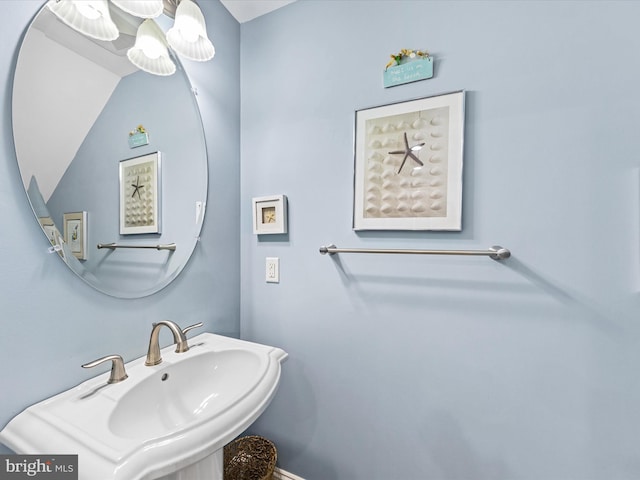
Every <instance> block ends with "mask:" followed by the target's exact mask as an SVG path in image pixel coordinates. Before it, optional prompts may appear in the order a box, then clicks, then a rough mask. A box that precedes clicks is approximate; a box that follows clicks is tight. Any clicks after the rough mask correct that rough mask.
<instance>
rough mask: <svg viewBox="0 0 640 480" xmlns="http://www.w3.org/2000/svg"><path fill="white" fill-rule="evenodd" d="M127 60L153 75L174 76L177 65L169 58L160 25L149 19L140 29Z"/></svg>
mask: <svg viewBox="0 0 640 480" xmlns="http://www.w3.org/2000/svg"><path fill="white" fill-rule="evenodd" d="M127 58H128V59H129V60H130V61H131V63H133V64H134V65H135V66H136V67H138V68H139V69H140V70H144V71H145V72H147V73H152V74H153V75H163V76H167V75H172V74H173V73H175V71H176V65H175V63H173V61H172V60H171V58H169V51H168V50H167V43H166V41H165V39H164V34H163V32H162V30H161V29H160V27H159V26H158V24H157V23H156V22H155V21H153V20H152V19H150V18H147V19H146V20H145V21H144V22H142V24H141V25H140V26H139V27H138V33H137V34H136V43H135V45H134V46H133V47H131V48H130V49H129V51H128V52H127Z"/></svg>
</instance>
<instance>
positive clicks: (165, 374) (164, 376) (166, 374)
mask: <svg viewBox="0 0 640 480" xmlns="http://www.w3.org/2000/svg"><path fill="white" fill-rule="evenodd" d="M167 378H169V374H168V373H163V374H162V381H163V382H164V381H165V380H166V379H167Z"/></svg>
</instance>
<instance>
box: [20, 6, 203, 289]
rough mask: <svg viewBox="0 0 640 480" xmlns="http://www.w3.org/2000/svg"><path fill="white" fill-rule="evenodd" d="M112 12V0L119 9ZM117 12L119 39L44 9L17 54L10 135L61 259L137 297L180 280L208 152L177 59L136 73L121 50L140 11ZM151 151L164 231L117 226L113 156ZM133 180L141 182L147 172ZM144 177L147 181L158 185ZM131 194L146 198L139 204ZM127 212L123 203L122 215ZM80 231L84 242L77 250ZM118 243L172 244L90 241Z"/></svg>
mask: <svg viewBox="0 0 640 480" xmlns="http://www.w3.org/2000/svg"><path fill="white" fill-rule="evenodd" d="M114 10H115V8H114V7H111V11H112V14H113V15H112V16H114V17H115V16H116V15H115V14H114V13H113V12H114ZM117 16H118V18H119V19H120V20H119V21H118V28H119V30H120V34H119V36H118V38H117V39H116V40H113V41H101V40H95V39H91V38H89V37H87V36H86V35H83V34H80V33H78V32H77V31H75V30H73V29H71V28H70V27H68V26H67V25H65V24H64V23H63V22H62V21H61V20H59V19H58V18H57V17H56V16H55V15H53V14H52V12H51V11H50V10H49V9H48V8H46V7H44V8H43V9H41V11H40V12H39V13H38V15H37V16H36V18H35V19H34V21H33V22H32V24H31V25H30V26H29V28H28V30H27V33H26V34H25V37H24V40H23V43H22V45H21V47H20V52H19V55H18V61H17V64H16V71H15V76H14V87H13V107H12V117H13V133H14V141H15V148H16V157H17V160H18V165H19V169H20V174H21V176H22V179H21V181H22V183H23V185H24V187H25V190H26V191H27V195H28V198H29V201H30V202H31V206H32V209H33V211H34V213H35V218H36V220H37V221H38V222H39V224H40V225H41V227H42V230H43V231H44V232H45V235H47V237H48V238H49V240H50V242H51V243H52V246H54V247H57V249H58V255H59V256H60V258H62V259H63V260H64V262H65V263H66V264H67V265H68V266H69V267H70V268H71V269H72V270H73V271H74V272H75V273H76V274H77V275H78V276H79V277H80V278H82V279H83V280H85V281H86V282H87V283H89V284H90V285H92V286H93V287H95V288H96V289H98V290H99V291H101V292H103V293H106V294H108V295H112V296H115V297H120V298H137V297H142V296H146V295H150V294H153V293H155V292H157V291H158V290H160V289H161V288H163V287H165V286H166V285H168V284H169V283H170V282H171V281H172V280H173V279H175V277H176V276H177V275H178V274H179V273H180V271H182V269H183V268H184V266H185V264H186V263H187V261H188V260H189V257H190V256H191V254H192V252H193V250H194V248H195V246H196V244H197V241H198V238H199V234H200V230H201V227H202V221H203V217H204V205H206V196H207V181H208V179H207V176H208V175H207V154H206V146H205V141H204V133H203V129H202V122H201V119H200V113H199V110H198V106H197V103H196V101H195V97H194V94H193V91H192V88H191V85H190V83H189V79H188V77H187V75H186V73H185V72H184V70H183V68H182V66H181V64H180V62H179V60H178V58H177V57H176V56H175V55H173V53H172V54H171V56H172V61H173V62H175V64H176V66H177V72H176V74H174V75H171V76H156V75H150V74H149V73H146V72H144V71H141V70H139V69H138V68H137V67H136V66H135V65H133V64H132V63H131V62H130V61H129V60H128V59H127V51H128V50H129V49H131V48H132V46H133V45H134V43H135V38H136V37H135V35H136V32H137V26H138V25H139V24H140V22H141V21H142V20H141V19H139V18H134V17H131V16H128V17H127V14H126V13H124V12H119V13H118V14H117ZM122 18H124V19H125V20H126V21H122ZM155 21H157V23H158V25H160V27H161V28H163V29H168V28H169V27H170V26H171V23H172V19H170V18H168V17H166V16H165V15H162V16H160V17H158V18H157V19H156V20H155ZM127 22H128V23H127ZM126 25H129V26H128V27H127V26H126ZM139 126H143V129H144V131H145V133H146V134H147V135H148V144H144V142H142V144H141V145H140V146H133V147H132V146H130V144H129V139H130V133H140V132H139V131H138V127H139ZM156 152H161V158H162V175H161V177H160V178H159V184H158V187H157V188H158V190H161V196H160V197H159V198H160V200H159V201H160V202H161V204H160V205H157V206H156V209H157V210H158V211H159V212H161V216H162V217H161V219H160V220H161V224H162V229H161V231H160V232H159V233H142V234H134V235H123V234H121V233H120V221H121V218H122V213H121V212H120V205H121V203H122V193H121V188H120V187H121V184H120V182H121V180H120V178H119V176H120V172H119V168H120V164H121V162H122V161H123V160H127V159H133V158H137V157H143V156H145V155H150V154H154V153H156ZM158 156H160V155H158ZM158 173H159V172H158ZM137 180H138V182H139V183H140V185H142V184H143V182H144V181H147V179H145V178H143V179H142V180H141V179H137ZM132 183H134V182H132ZM146 185H149V186H148V187H147V188H148V189H150V188H151V186H152V185H153V182H152V181H151V182H150V183H148V184H146ZM143 191H144V190H143V189H142V188H140V186H139V188H138V191H137V193H138V194H140V198H139V199H138V198H137V197H136V200H142V193H141V192H143ZM145 193H147V192H145ZM130 203H131V204H132V205H133V206H134V208H144V207H145V203H144V202H143V201H137V202H130ZM137 205H140V207H136V206H137ZM69 214H75V216H73V215H69ZM65 215H66V218H67V222H66V224H67V225H66V226H67V241H66V242H65V241H64V235H65V232H64V230H65ZM134 217H135V215H133V214H131V212H129V217H127V218H129V219H131V218H134ZM69 219H71V220H69ZM78 219H83V221H80V220H78ZM160 220H159V221H160ZM133 221H136V220H135V218H134V220H133ZM83 222H84V223H83ZM82 228H84V232H85V233H82V232H83V231H82ZM70 229H74V230H75V233H76V235H75V236H73V233H72V232H70V231H69V230H70ZM78 234H83V235H84V237H85V238H80V237H78ZM82 240H84V242H85V244H86V251H84V252H83V255H78V252H77V250H78V249H79V248H81V247H82ZM113 242H115V243H117V244H128V245H156V244H174V243H175V245H176V249H175V251H172V250H161V251H158V250H154V249H136V248H132V249H115V250H114V249H97V248H96V246H97V244H99V243H103V244H104V243H113ZM43 254H45V252H43Z"/></svg>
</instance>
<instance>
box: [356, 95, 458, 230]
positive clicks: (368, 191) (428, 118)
mask: <svg viewBox="0 0 640 480" xmlns="http://www.w3.org/2000/svg"><path fill="white" fill-rule="evenodd" d="M463 138H464V91H457V92H452V93H447V94H443V95H438V96H433V97H426V98H421V99H417V100H411V101H406V102H401V103H394V104H391V105H383V106H380V107H374V108H368V109H363V110H358V111H356V135H355V188H354V202H353V204H354V208H353V228H354V230H450V231H456V230H461V229H462V157H463Z"/></svg>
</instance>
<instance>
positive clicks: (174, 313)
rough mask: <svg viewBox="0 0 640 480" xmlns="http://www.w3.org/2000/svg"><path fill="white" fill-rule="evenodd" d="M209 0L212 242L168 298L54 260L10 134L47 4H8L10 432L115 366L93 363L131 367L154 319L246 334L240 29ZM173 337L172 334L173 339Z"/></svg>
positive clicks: (5, 157) (4, 323)
mask: <svg viewBox="0 0 640 480" xmlns="http://www.w3.org/2000/svg"><path fill="white" fill-rule="evenodd" d="M200 3H201V8H202V10H203V12H204V14H205V16H206V18H207V28H208V30H209V34H210V37H211V38H212V40H213V42H214V44H215V45H216V48H217V53H216V57H215V59H214V61H212V62H207V63H196V62H189V61H188V60H185V62H184V63H185V68H186V70H187V71H188V73H189V75H190V77H191V79H192V83H193V84H194V86H195V87H196V88H197V89H198V104H199V106H200V110H201V114H202V118H203V124H204V129H205V137H206V142H207V148H208V158H209V198H208V203H209V209H208V211H207V215H206V219H205V223H204V227H203V231H202V237H201V238H202V241H201V242H200V244H199V245H198V246H197V248H196V251H195V253H194V256H193V257H192V259H191V261H190V262H189V264H188V265H187V267H186V268H185V270H184V271H183V272H182V274H181V275H180V276H179V277H178V279H177V280H176V281H175V282H173V283H172V284H171V285H170V286H168V287H167V288H165V289H164V290H162V291H161V292H159V293H157V294H155V295H152V296H150V297H147V298H143V299H139V300H118V299H114V298H111V297H108V296H106V295H103V294H101V293H98V292H97V291H95V290H93V289H92V288H90V287H89V286H87V285H85V284H84V283H83V282H82V281H80V280H79V279H78V278H76V276H75V275H74V274H73V273H72V272H71V271H69V270H68V269H67V267H66V266H65V265H64V264H63V263H62V262H61V261H60V259H59V258H57V255H49V254H47V253H46V250H47V240H46V238H45V237H44V235H42V233H41V231H40V227H39V226H38V225H37V222H36V221H35V220H34V218H33V214H32V212H31V210H30V207H29V203H28V201H27V198H26V195H25V193H24V190H23V188H22V186H21V182H20V181H19V173H18V167H17V163H16V159H15V151H14V147H13V139H12V132H11V89H12V71H13V68H14V66H15V62H16V57H17V51H18V46H19V43H20V41H21V38H22V35H23V32H24V31H25V29H26V27H27V25H28V23H29V22H30V20H31V19H32V18H33V16H34V15H35V14H36V12H37V11H38V9H39V8H40V7H41V6H42V5H43V4H44V2H41V1H29V0H28V1H24V0H14V1H4V2H3V3H2V7H3V14H2V17H1V18H0V32H1V33H0V35H1V38H2V47H1V48H0V80H1V81H0V85H2V89H1V95H0V112H2V113H1V115H2V122H0V125H1V127H0V157H1V158H2V161H0V209H1V210H2V215H3V224H4V227H3V229H2V235H1V236H0V248H1V249H2V252H3V255H1V256H0V272H2V273H1V274H0V292H1V293H0V326H1V333H0V364H1V367H0V385H2V387H1V388H0V428H2V427H4V425H5V424H6V423H7V422H8V421H9V419H11V418H12V417H13V416H14V415H16V414H17V413H19V412H20V411H21V410H22V409H24V408H25V407H27V406H28V405H30V404H32V403H35V402H36V401H39V400H42V399H44V398H46V397H48V396H50V395H53V394H55V393H58V392H60V391H61V390H64V389H67V388H69V387H71V386H73V385H75V384H77V383H79V382H81V381H82V380H84V379H87V378H89V377H92V376H94V375H96V374H97V373H100V372H101V371H105V370H106V369H107V367H106V366H105V368H103V369H102V370H96V369H94V370H93V371H87V370H84V369H82V368H80V365H81V364H82V363H85V362H87V361H90V360H93V359H95V358H98V357H100V356H102V355H105V354H109V353H119V354H121V355H123V357H124V358H125V359H126V360H131V359H133V358H137V357H140V356H142V355H144V354H145V353H146V347H147V344H148V339H149V333H150V331H151V323H152V322H154V321H158V320H162V319H165V318H169V319H172V320H175V321H176V322H178V323H179V324H181V325H189V324H192V323H195V322H198V321H203V322H205V328H204V330H206V331H210V332H215V333H223V334H227V335H231V336H237V335H238V334H239V295H240V293H239V290H240V289H239V285H240V279H239V262H240V260H239V254H240V247H239V220H238V219H239V204H238V200H237V199H238V196H239V179H240V177H239V171H240V170H239V158H240V157H239V145H240V137H239V101H240V100H239V99H240V96H239V95H240V86H239V83H240V82H239V74H240V70H239V45H240V27H239V25H238V23H237V22H236V21H235V20H234V19H233V17H231V15H230V14H229V13H228V12H227V10H226V9H225V8H224V7H223V6H222V5H221V4H219V3H218V2H213V1H206V2H200ZM134 126H135V125H134ZM123 128H124V129H125V131H126V130H128V129H130V128H131V126H130V125H123ZM185 188H188V185H185ZM220 205H224V206H225V208H220ZM221 226H222V227H221ZM169 341H170V338H169V336H168V335H167V336H164V334H163V338H162V343H163V344H165V343H166V344H168V343H169ZM2 448H3V447H0V449H2ZM0 451H4V450H0Z"/></svg>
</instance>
